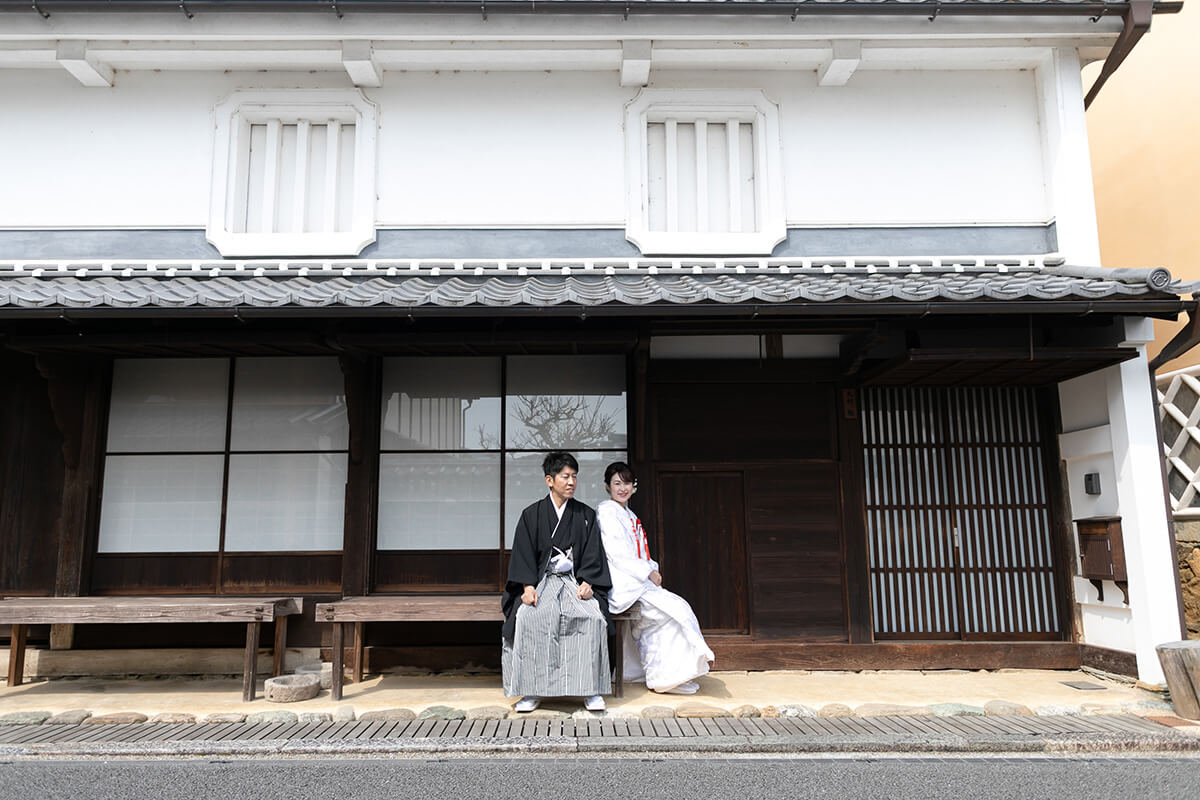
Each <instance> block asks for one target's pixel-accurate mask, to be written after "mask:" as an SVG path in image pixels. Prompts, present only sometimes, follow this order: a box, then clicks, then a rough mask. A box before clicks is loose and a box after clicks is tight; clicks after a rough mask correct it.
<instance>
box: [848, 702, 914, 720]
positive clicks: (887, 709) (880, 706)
mask: <svg viewBox="0 0 1200 800" xmlns="http://www.w3.org/2000/svg"><path fill="white" fill-rule="evenodd" d="M854 716H856V717H931V716H933V712H932V711H930V710H929V709H928V708H926V707H925V706H905V705H897V704H896V703H863V704H862V705H861V706H857V707H856V708H855V709H854Z"/></svg>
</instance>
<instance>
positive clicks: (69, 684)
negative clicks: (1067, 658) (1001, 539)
mask: <svg viewBox="0 0 1200 800" xmlns="http://www.w3.org/2000/svg"><path fill="white" fill-rule="evenodd" d="M1067 682H1074V683H1080V684H1082V685H1086V686H1090V687H1095V688H1089V689H1080V688H1074V687H1072V686H1068V685H1066V684H1067ZM699 683H700V691H699V692H698V693H697V694H695V695H690V696H688V695H662V694H657V693H654V692H650V691H648V690H647V689H646V688H645V687H644V686H642V685H639V684H626V686H625V696H624V697H623V698H621V699H617V698H615V697H609V698H608V708H609V715H610V716H611V717H614V718H621V717H634V716H644V715H646V713H647V711H649V713H650V714H652V715H653V714H659V715H667V711H668V710H678V709H680V708H683V707H685V706H686V707H696V706H698V705H703V706H708V707H711V708H712V709H714V710H721V711H725V712H729V713H731V714H732V713H735V712H738V710H739V709H740V712H738V714H737V715H739V716H743V715H748V716H772V715H774V716H789V715H795V716H806V715H810V714H813V715H823V716H854V715H857V716H864V717H866V716H879V715H882V714H903V713H920V712H918V709H927V710H928V711H926V712H924V713H933V714H941V715H952V714H955V713H965V714H970V713H979V714H981V713H984V711H985V706H987V705H988V704H989V703H993V707H995V704H996V703H1004V704H1011V705H1012V706H1014V709H1013V710H1015V711H1016V713H1034V714H1043V715H1044V714H1119V713H1133V714H1140V715H1163V714H1167V715H1170V714H1172V713H1173V711H1172V708H1171V706H1170V705H1169V704H1168V703H1166V702H1164V699H1163V696H1162V695H1161V694H1158V693H1156V692H1152V691H1147V690H1144V689H1140V688H1137V687H1136V686H1134V685H1132V684H1128V683H1123V682H1119V681H1116V680H1110V679H1106V678H1105V677H1103V676H1099V675H1096V674H1088V673H1085V672H1080V671H1071V670H998V671H987V670H970V671H968V670H933V671H907V670H879V671H875V670H868V671H862V672H833V671H818V672H808V671H803V670H799V671H797V670H789V671H764V672H714V673H711V674H710V675H706V676H705V677H703V678H701V679H700V681H699ZM240 687H241V684H240V680H238V679H224V678H186V677H166V678H158V677H146V676H143V677H123V678H55V679H51V680H43V681H36V682H32V683H26V684H24V685H22V686H17V687H13V688H4V689H0V721H3V718H4V717H5V716H6V715H10V714H13V713H16V712H42V713H48V714H49V715H56V714H59V713H62V712H65V711H70V710H76V709H85V710H87V711H90V712H91V714H92V715H94V716H97V717H99V716H102V715H108V714H114V713H135V714H142V715H145V716H147V717H154V716H155V715H162V714H172V715H178V714H189V715H192V716H193V717H194V718H195V719H203V718H205V717H208V716H212V715H215V714H254V713H259V712H264V711H277V710H288V711H293V712H296V713H297V714H329V715H330V716H331V718H332V715H334V714H336V713H338V712H339V711H340V712H341V713H342V715H345V714H346V713H347V712H348V711H351V710H352V711H353V713H354V714H355V716H358V717H361V716H362V715H363V714H367V713H370V712H384V711H387V710H395V709H408V710H411V711H412V712H413V713H414V714H420V713H421V712H422V711H424V710H426V709H428V708H431V707H443V708H451V709H459V710H461V711H463V712H466V711H470V710H471V709H481V708H489V709H495V710H497V711H498V710H499V709H500V708H501V707H504V708H510V707H511V706H512V703H513V699H512V698H505V697H504V694H503V692H502V691H501V688H500V679H499V676H498V675H491V674H487V675H430V674H420V675H406V674H388V675H382V676H375V677H370V678H368V679H367V680H365V681H364V682H362V683H359V684H346V687H345V693H344V696H343V699H342V701H341V702H340V703H335V702H334V701H333V700H332V699H331V698H330V696H329V692H328V690H322V691H321V693H320V694H318V695H317V697H315V698H314V699H312V700H307V701H303V702H299V703H287V704H277V703H269V702H267V701H266V700H265V699H262V697H261V694H260V697H259V699H258V700H255V701H254V702H251V703H243V702H242V701H241V689H240ZM896 706H901V707H905V708H895V707H896ZM1015 707H1021V708H1015ZM581 708H582V706H581V705H580V702H579V701H578V700H577V699H567V700H561V701H547V702H546V703H545V704H544V705H543V708H542V709H541V710H539V712H535V714H537V715H539V716H557V715H559V714H561V715H562V716H564V717H565V716H569V715H570V714H572V713H573V712H576V711H579V710H581ZM906 709H907V711H906ZM822 712H824V713H823V714H822Z"/></svg>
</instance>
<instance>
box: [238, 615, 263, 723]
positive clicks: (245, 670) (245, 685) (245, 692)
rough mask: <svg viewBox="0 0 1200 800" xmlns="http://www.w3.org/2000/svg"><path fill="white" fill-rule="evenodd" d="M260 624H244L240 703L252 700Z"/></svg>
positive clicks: (256, 622)
mask: <svg viewBox="0 0 1200 800" xmlns="http://www.w3.org/2000/svg"><path fill="white" fill-rule="evenodd" d="M261 628H262V623H261V622H258V621H255V622H247V623H246V658H245V662H244V664H243V666H242V701H243V702H246V703H249V702H250V701H251V700H253V699H254V684H255V680H254V672H255V670H256V669H257V667H258V635H259V632H260V629H261Z"/></svg>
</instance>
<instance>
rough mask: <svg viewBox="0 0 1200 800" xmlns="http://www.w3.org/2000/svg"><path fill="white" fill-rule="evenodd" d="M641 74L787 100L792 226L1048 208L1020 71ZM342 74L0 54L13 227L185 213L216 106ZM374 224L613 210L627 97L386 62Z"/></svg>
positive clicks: (596, 79)
mask: <svg viewBox="0 0 1200 800" xmlns="http://www.w3.org/2000/svg"><path fill="white" fill-rule="evenodd" d="M652 77H653V81H652V86H654V87H658V88H662V87H681V88H687V87H692V88H697V87H699V88H705V87H711V88H722V87H733V88H739V87H740V88H756V89H762V90H763V91H765V92H766V94H767V95H768V97H770V99H772V100H773V101H775V102H777V103H778V104H779V105H780V109H781V115H782V126H783V136H784V154H783V155H784V170H785V181H786V187H787V188H786V198H785V199H786V202H787V218H788V222H789V224H791V225H837V224H848V223H859V224H869V225H889V224H897V225H901V224H939V223H946V224H963V223H966V224H972V223H979V224H997V223H1005V222H1041V221H1044V220H1046V219H1047V218H1048V216H1049V210H1048V204H1047V200H1046V189H1045V179H1044V176H1043V157H1042V153H1041V143H1040V138H1039V137H1040V135H1039V131H1038V99H1037V91H1036V87H1035V83H1034V78H1033V73H1032V72H1030V71H1017V70H1013V71H961V72H932V71H930V72H911V71H909V72H872V71H868V70H860V71H859V72H857V73H856V74H855V75H854V77H853V79H852V80H851V81H850V82H849V83H848V84H847V85H846V86H842V87H818V86H817V85H816V74H815V72H809V71H799V72H794V73H784V72H753V71H741V72H726V73H724V74H717V73H703V72H690V73H684V72H670V71H661V72H656V73H654V74H653V76H652ZM348 80H349V79H348V78H346V77H345V76H343V75H340V74H338V73H315V74H309V73H231V74H220V73H199V72H163V73H147V72H129V73H124V72H122V73H120V74H119V75H118V80H117V81H116V85H115V86H114V87H113V88H111V89H101V90H96V89H89V88H85V87H82V86H80V85H79V84H78V82H77V81H75V79H74V78H72V77H71V76H70V75H69V74H66V73H65V72H61V73H60V72H57V71H48V70H38V71H26V70H0V100H2V103H0V108H2V109H3V110H2V111H0V117H2V118H3V120H4V121H5V122H6V123H8V124H4V125H0V145H2V146H0V175H2V176H4V188H5V189H6V191H4V192H0V220H2V221H3V226H4V227H7V228H27V227H193V228H201V227H203V226H204V224H205V222H206V219H207V208H208V194H209V184H210V169H211V151H212V138H213V119H212V108H213V106H214V105H215V104H216V103H217V102H219V101H220V100H221V99H222V98H224V97H225V96H227V95H228V94H229V92H231V91H233V90H234V89H237V88H279V87H288V86H295V87H302V88H336V87H342V88H344V87H346V86H347V85H348ZM365 93H366V95H367V97H368V98H369V99H370V100H371V101H373V102H375V103H377V104H378V106H379V109H380V130H379V139H378V148H379V151H378V155H379V161H378V171H379V175H378V185H379V200H378V204H377V220H378V223H379V225H381V226H401V227H407V226H416V227H422V226H490V225H494V226H531V227H533V226H537V227H543V226H620V225H622V224H623V223H624V218H625V211H624V138H623V130H622V119H623V109H624V105H625V103H626V102H628V101H629V100H630V99H631V98H632V97H633V96H634V95H635V94H636V89H629V88H621V87H620V86H619V85H618V81H617V79H616V75H615V73H609V72H596V73H586V72H570V73H566V72H557V73H556V72H499V73H495V72H493V73H484V72H471V73H446V72H442V73H434V72H423V73H416V72H413V73H400V72H391V73H388V74H387V76H386V80H385V86H384V87H383V88H378V89H368V90H365Z"/></svg>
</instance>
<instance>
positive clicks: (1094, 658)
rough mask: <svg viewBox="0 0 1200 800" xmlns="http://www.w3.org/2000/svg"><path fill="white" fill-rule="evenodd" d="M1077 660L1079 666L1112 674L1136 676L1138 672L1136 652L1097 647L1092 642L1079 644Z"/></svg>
mask: <svg viewBox="0 0 1200 800" xmlns="http://www.w3.org/2000/svg"><path fill="white" fill-rule="evenodd" d="M1079 662H1080V665H1081V666H1084V667H1091V668H1092V669H1099V670H1103V671H1104V672H1111V673H1113V674H1114V675H1125V676H1127V677H1130V678H1136V677H1137V674H1138V669H1137V654H1135V653H1126V652H1124V651H1121V650H1111V649H1109V648H1107V647H1097V646H1096V645H1094V644H1081V645H1079Z"/></svg>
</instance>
